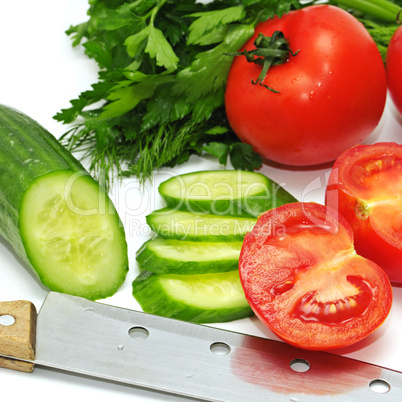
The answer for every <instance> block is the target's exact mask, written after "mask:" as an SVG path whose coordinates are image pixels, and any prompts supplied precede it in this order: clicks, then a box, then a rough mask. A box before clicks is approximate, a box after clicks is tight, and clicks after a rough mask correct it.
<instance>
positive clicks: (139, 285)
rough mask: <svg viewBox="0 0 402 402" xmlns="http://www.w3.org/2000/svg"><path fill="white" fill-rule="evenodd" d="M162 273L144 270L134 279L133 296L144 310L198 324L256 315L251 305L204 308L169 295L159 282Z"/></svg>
mask: <svg viewBox="0 0 402 402" xmlns="http://www.w3.org/2000/svg"><path fill="white" fill-rule="evenodd" d="M159 277H160V275H158V274H155V273H153V272H149V271H142V272H141V273H140V274H139V275H138V276H137V277H136V278H135V280H134V281H133V284H132V286H133V296H134V298H135V299H136V300H137V302H138V303H139V304H140V306H141V308H142V309H143V311H144V312H146V313H149V314H154V315H159V316H162V317H168V318H174V319H177V320H182V321H187V322H193V323H197V324H206V323H216V322H229V321H234V320H239V319H241V318H247V317H251V316H252V315H254V313H253V311H252V310H251V308H250V307H249V306H245V307H237V308H233V309H229V308H225V309H223V308H222V309H213V310H212V309H211V310H209V309H202V308H197V307H194V306H189V305H187V304H185V303H184V302H182V301H178V300H175V299H173V298H171V297H169V296H168V295H167V294H166V292H165V291H164V289H163V287H162V286H161V285H160V283H159Z"/></svg>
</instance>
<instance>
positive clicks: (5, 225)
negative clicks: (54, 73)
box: [0, 105, 85, 265]
mask: <svg viewBox="0 0 402 402" xmlns="http://www.w3.org/2000/svg"><path fill="white" fill-rule="evenodd" d="M27 127H29V132H28V130H27ZM22 166H23V168H22ZM64 169H65V170H71V171H73V172H83V171H85V169H84V167H83V166H82V165H81V164H80V163H79V162H78V161H77V160H76V159H75V158H74V157H72V155H71V154H70V153H69V152H68V151H67V150H66V149H65V148H64V147H62V146H61V144H60V143H59V142H58V141H57V140H56V138H55V137H54V136H52V135H51V134H50V133H49V132H47V131H46V130H45V129H43V128H42V127H41V126H40V125H39V124H37V123H36V122H35V121H33V120H32V119H31V118H30V117H28V116H26V115H25V114H23V113H21V112H19V111H18V110H15V109H13V108H10V107H8V106H4V105H0V235H1V236H2V237H3V238H4V239H6V240H7V241H8V242H9V243H10V244H11V245H12V247H13V249H14V250H15V251H16V253H17V254H18V256H19V257H20V258H21V259H22V260H23V261H24V262H26V263H28V264H29V265H30V263H29V260H28V257H27V255H26V252H25V248H24V246H23V244H22V240H21V236H20V230H19V208H20V206H21V200H22V198H23V195H24V193H25V191H26V190H27V189H28V187H29V186H30V185H31V183H32V182H33V180H35V178H37V177H39V176H41V175H44V174H46V173H50V172H52V171H55V170H64Z"/></svg>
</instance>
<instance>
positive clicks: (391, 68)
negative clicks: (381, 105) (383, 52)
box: [386, 26, 402, 115]
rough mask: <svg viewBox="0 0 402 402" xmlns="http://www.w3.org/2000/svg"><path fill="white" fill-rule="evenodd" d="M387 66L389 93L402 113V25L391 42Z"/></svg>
mask: <svg viewBox="0 0 402 402" xmlns="http://www.w3.org/2000/svg"><path fill="white" fill-rule="evenodd" d="M386 66H387V80H388V89H389V93H390V96H391V99H392V100H393V102H394V104H395V107H396V108H397V109H398V112H399V113H400V114H401V115H402V79H401V76H402V26H400V27H399V28H398V29H397V30H396V31H395V33H394V34H393V35H392V38H391V41H390V42H389V45H388V50H387V58H386Z"/></svg>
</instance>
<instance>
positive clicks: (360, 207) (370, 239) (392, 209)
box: [325, 142, 402, 283]
mask: <svg viewBox="0 0 402 402" xmlns="http://www.w3.org/2000/svg"><path fill="white" fill-rule="evenodd" d="M325 203H326V205H327V206H329V207H331V208H333V209H336V210H337V211H339V213H340V214H342V215H343V216H344V217H345V218H346V220H347V221H348V222H349V224H350V225H351V226H352V229H353V232H354V238H355V247H356V251H357V252H358V253H359V254H361V255H362V256H364V257H366V258H369V259H370V260H373V261H375V262H376V263H377V264H378V265H380V266H381V268H383V269H384V270H385V272H386V273H387V274H388V277H389V279H390V280H391V282H393V283H402V145H399V144H396V143H390V142H383V143H377V144H373V145H358V146H355V147H353V148H351V149H349V150H347V151H345V152H344V153H343V154H342V155H341V156H340V157H339V158H338V160H337V161H336V162H335V164H334V166H333V169H332V171H331V175H330V178H329V181H328V185H327V189H326V200H325Z"/></svg>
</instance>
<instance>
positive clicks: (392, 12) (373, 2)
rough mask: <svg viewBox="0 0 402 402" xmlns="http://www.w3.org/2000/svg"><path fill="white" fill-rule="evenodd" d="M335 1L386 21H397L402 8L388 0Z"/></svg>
mask: <svg viewBox="0 0 402 402" xmlns="http://www.w3.org/2000/svg"><path fill="white" fill-rule="evenodd" d="M334 3H336V4H340V5H343V6H346V7H349V8H352V9H354V10H356V11H360V12H362V13H363V14H367V15H370V16H372V17H374V18H377V19H379V20H382V21H385V22H394V23H395V22H397V20H398V13H399V12H400V10H401V8H400V7H399V6H398V5H397V4H395V3H392V2H390V1H387V0H334Z"/></svg>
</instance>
